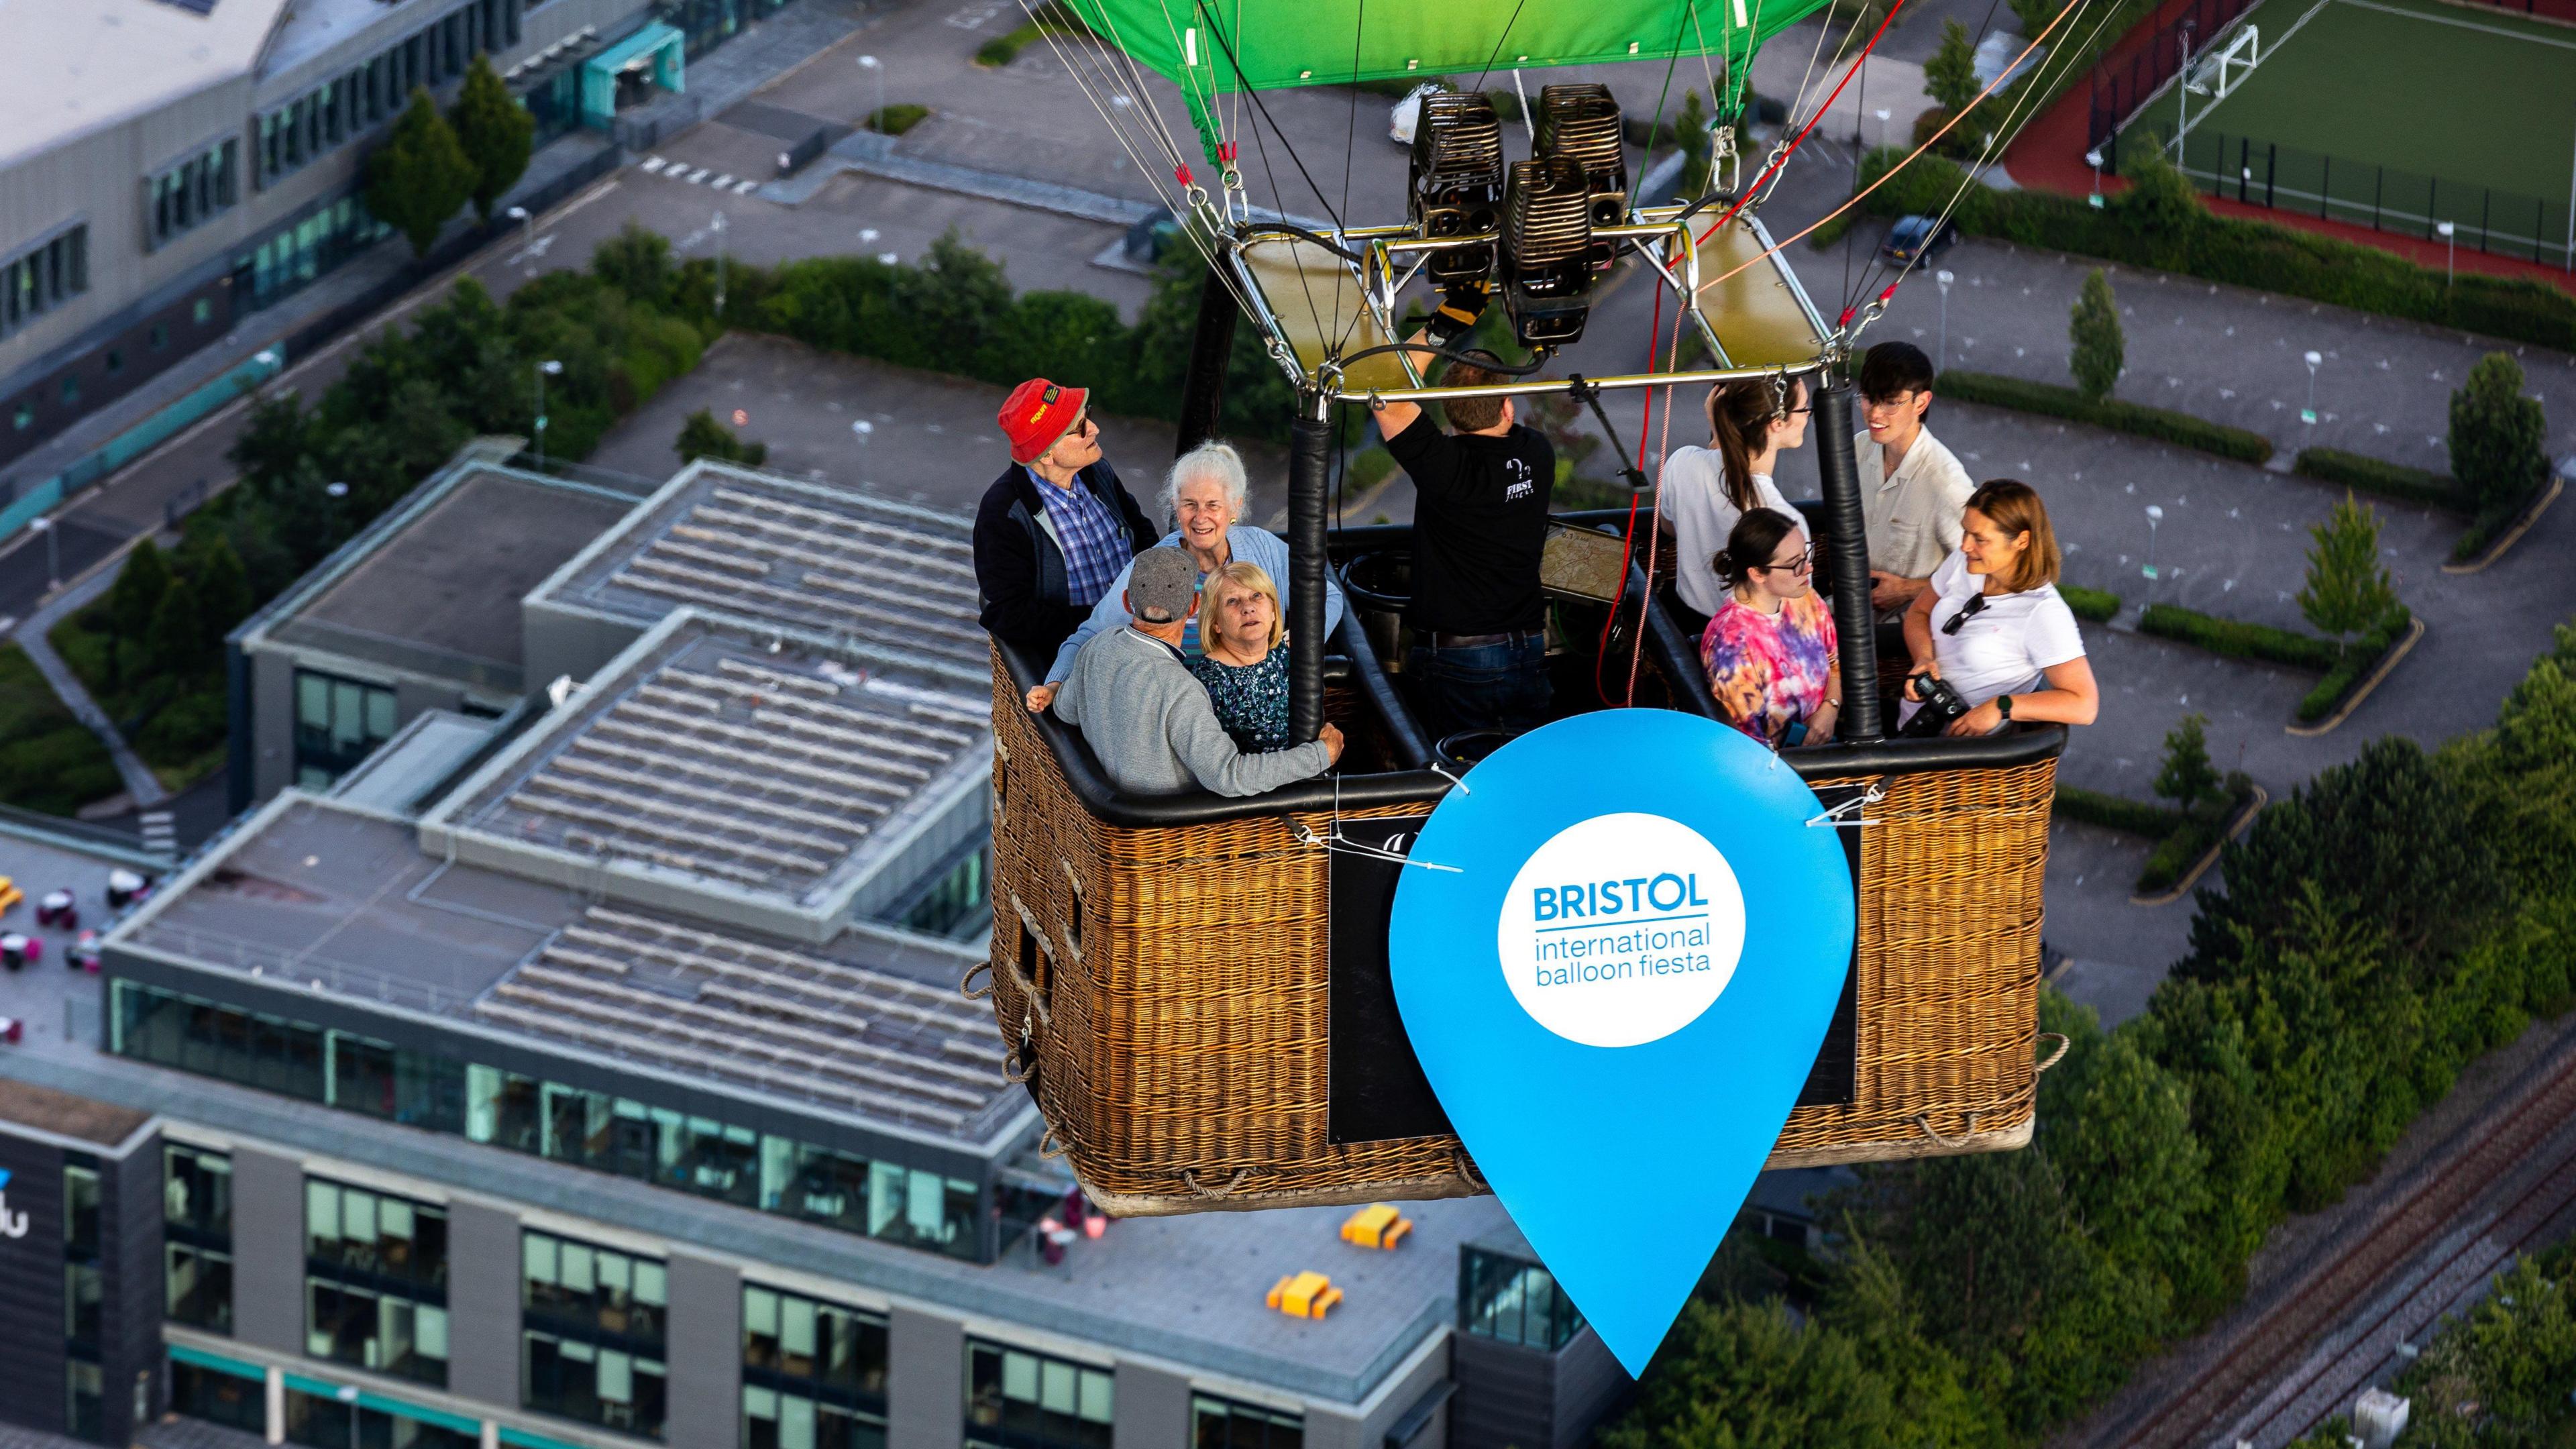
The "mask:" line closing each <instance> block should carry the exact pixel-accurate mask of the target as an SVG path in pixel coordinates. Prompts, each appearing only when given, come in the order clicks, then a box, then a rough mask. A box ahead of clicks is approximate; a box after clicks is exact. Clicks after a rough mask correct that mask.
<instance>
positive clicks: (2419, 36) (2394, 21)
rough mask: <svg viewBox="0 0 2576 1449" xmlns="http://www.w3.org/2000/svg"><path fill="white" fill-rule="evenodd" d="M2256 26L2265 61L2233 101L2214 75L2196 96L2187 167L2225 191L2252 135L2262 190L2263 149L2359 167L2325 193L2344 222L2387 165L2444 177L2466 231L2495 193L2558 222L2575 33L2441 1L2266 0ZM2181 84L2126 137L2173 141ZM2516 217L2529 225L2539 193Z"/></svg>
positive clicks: (2571, 164)
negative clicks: (2484, 192)
mask: <svg viewBox="0 0 2576 1449" xmlns="http://www.w3.org/2000/svg"><path fill="white" fill-rule="evenodd" d="M2249 20H2250V23H2251V24H2253V25H2256V26H2258V27H2260V29H2261V37H2260V38H2261V41H2262V56H2263V58H2262V61H2261V63H2260V64H2259V65H2257V66H2256V67H2255V68H2254V69H2253V70H2252V71H2251V72H2250V73H2244V72H2240V74H2239V75H2238V77H2237V78H2236V79H2235V80H2234V81H2233V84H2232V88H2231V89H2230V91H2229V93H2228V95H2227V97H2226V98H2225V99H2224V100H2220V99H2218V98H2217V97H2216V95H2215V86H2214V80H2215V77H2214V76H2211V77H2205V80H2207V81H2209V82H2212V83H2213V84H2212V93H2211V94H2207V95H2193V96H2191V97H2190V98H2189V99H2190V103H2191V152H2190V155H2189V157H2188V166H2189V169H2190V170H2193V171H2195V172H2200V173H2203V176H2204V179H2205V178H2206V175H2207V173H2209V172H2211V171H2213V170H2219V171H2223V172H2224V173H2225V174H2226V175H2227V176H2228V177H2229V178H2230V179H2231V186H2230V190H2231V191H2232V189H2233V186H2232V182H2233V180H2234V178H2236V176H2237V174H2238V159H2239V157H2240V155H2242V154H2244V148H2240V140H2250V141H2251V147H2250V151H2251V154H2252V157H2253V158H2257V159H2256V160H2255V175H2254V182H2255V185H2256V186H2257V187H2258V188H2259V187H2260V185H2261V183H2262V180H2263V178H2264V175H2265V172H2264V171H2263V169H2262V164H2261V162H2260V159H2259V158H2261V157H2263V156H2264V155H2265V154H2266V149H2265V148H2266V147H2267V146H2278V147H2279V148H2280V149H2281V151H2283V152H2289V151H2293V150H2296V151H2299V152H2304V153H2310V154H2311V155H2313V156H2315V157H2321V158H2331V162H2332V165H2333V166H2335V167H2343V166H2345V165H2346V163H2350V167H2351V171H2352V175H2351V176H2350V178H2349V180H2348V181H2347V180H2344V179H2342V178H2331V179H2330V180H2329V184H2328V185H2327V186H2326V187H2325V188H2324V189H2325V191H2326V192H2327V193H2329V194H2331V195H2332V196H2333V197H2334V207H2335V212H2336V214H2337V215H2341V214H2342V213H2343V212H2344V210H2345V208H2346V207H2347V205H2350V204H2361V205H2367V204H2368V203H2369V201H2370V199H2371V193H2370V186H2369V181H2368V179H2366V177H2365V175H2364V173H2365V172H2366V171H2367V170H2368V169H2369V168H2371V167H2373V166H2378V167H2386V168H2389V169H2390V171H2391V173H2392V174H2391V176H2390V177H2389V178H2388V179H2389V181H2390V182H2392V183H2393V182H2395V181H2396V179H2397V178H2396V176H2395V174H2394V173H2396V172H2405V173H2410V174H2411V175H2412V176H2414V177H2419V178H2422V177H2430V178H2439V183H2440V190H2441V192H2443V193H2453V192H2456V193H2457V195H2456V197H2454V196H2452V195H2448V194H2445V195H2443V196H2442V197H2441V199H2440V204H2439V206H2438V210H2439V213H2440V214H2441V215H2445V216H2451V217H2454V218H2455V219H2458V220H2460V221H2462V222H2463V224H2468V225H2474V224H2475V223H2476V221H2477V216H2476V208H2477V207H2478V205H2479V200H2478V197H2477V195H2476V193H2477V192H2479V191H2480V190H2481V189H2483V188H2493V189H2494V190H2495V191H2496V192H2498V193H2511V194H2514V195H2516V196H2519V197H2523V198H2530V199H2531V200H2536V201H2539V202H2542V203H2544V204H2545V205H2546V206H2547V208H2548V217H2549V218H2550V219H2551V220H2552V221H2553V222H2555V223H2556V224H2557V225H2561V226H2563V224H2564V218H2565V215H2566V213H2565V210H2564V208H2565V207H2566V205H2567V203H2568V195H2569V189H2570V186H2571V182H2572V181H2576V177H2572V176H2571V172H2576V26H2565V25H2552V24H2548V23H2546V22H2541V21H2534V20H2529V19H2526V18H2524V17H2523V16H2521V15H2519V14H2515V13H2512V12H2509V11H2502V10H2495V9H2490V8H2487V7H2484V6H2471V5H2460V4H2449V3H2444V0H2266V3H2265V4H2263V5H2261V6H2259V7H2257V8H2256V9H2255V10H2254V12H2253V13H2252V15H2251V16H2250V17H2249ZM2220 48H2223V45H2222V46H2221V47H2220ZM2200 65H2201V62H2200V61H2198V60H2197V59H2196V60H2195V62H2194V70H2195V72H2196V73H2197V72H2198V71H2199V69H2200ZM2178 90H2179V88H2168V89H2167V90H2166V91H2165V93H2164V94H2163V95H2161V96H2159V97H2157V98H2156V100H2155V101H2154V102H2152V103H2151V104H2150V105H2149V106H2148V107H2147V108H2146V110H2145V111H2144V112H2143V113H2142V114H2141V115H2140V117H2139V118H2138V119H2137V120H2136V121H2134V122H2132V123H2131V126H2130V127H2129V134H2130V135H2135V136H2140V137H2141V138H2143V134H2144V133H2145V132H2147V131H2150V130H2152V131H2153V132H2155V133H2156V134H2158V135H2162V136H2170V135H2172V134H2173V129H2174V121H2175V113H2176V102H2177V94H2178ZM2221 135H2224V137H2225V138H2226V139H2225V143H2224V144H2225V147H2226V153H2227V154H2226V158H2225V161H2224V163H2223V164H2221V163H2220V162H2219V161H2218V157H2217V155H2216V151H2217V146H2218V144H2219V140H2218V138H2219V137H2220V136H2221ZM2128 144H2129V143H2128V142H2127V141H2126V140H2125V139H2124V141H2123V146H2122V149H2123V152H2124V153H2125V152H2126V150H2127V148H2128ZM2282 176H2283V179H2284V180H2285V181H2286V180H2287V179H2288V176H2289V168H2288V166H2287V163H2286V160H2285V162H2284V164H2283V169H2282ZM2417 189H2418V190H2419V191H2420V190H2421V186H2420V183H2419V184H2418V187H2417ZM2455 201H2456V203H2457V205H2456V206H2455V205H2454V204H2453V203H2454V202H2455ZM2279 204H2283V205H2290V204H2292V203H2290V202H2289V201H2288V199H2287V198H2284V199H2282V201H2281V202H2280V203H2279ZM2461 206H2464V207H2466V208H2468V213H2467V214H2465V215H2463V214H2461V212H2460V211H2459V209H2458V208H2459V207H2461ZM2297 209H2301V210H2314V209H2315V204H2314V202H2312V201H2311V202H2306V203H2303V204H2298V205H2297ZM2523 214H2524V216H2525V218H2526V221H2525V224H2526V225H2527V224H2528V218H2529V215H2530V201H2525V202H2524V203H2523ZM2550 239H2551V240H2552V241H2555V240H2556V239H2557V238H2556V237H2555V236H2554V235H2553V236H2551V238H2550Z"/></svg>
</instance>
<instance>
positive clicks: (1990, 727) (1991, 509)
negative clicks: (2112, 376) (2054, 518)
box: [1905, 478, 2102, 735]
mask: <svg viewBox="0 0 2576 1449" xmlns="http://www.w3.org/2000/svg"><path fill="white" fill-rule="evenodd" d="M1961 521H1962V524H1963V526H1964V536H1963V537H1962V538H1961V540H1960V542H1959V547H1958V549H1957V550H1956V551H1955V552H1953V553H1952V554H1951V555H1950V556H1949V557H1948V558H1947V559H1944V560H1942V562H1941V566H1940V567H1939V568H1937V569H1935V570H1933V572H1932V582H1931V586H1930V587H1928V588H1926V589H1925V590H1924V591H1923V592H1922V593H1920V594H1917V595H1915V597H1914V603H1913V605H1912V606H1911V607H1910V608H1908V609H1907V610H1906V611H1905V647H1906V649H1907V650H1908V651H1909V652H1910V653H1911V654H1912V655H1913V656H1914V667H1913V669H1912V670H1911V671H1909V673H1910V674H1911V675H1924V674H1928V675H1931V676H1932V677H1933V678H1935V679H1944V680H1948V681H1949V683H1950V687H1951V688H1952V689H1955V690H1957V691H1958V692H1959V698H1960V699H1961V700H1963V701H1965V702H1966V703H1967V704H1968V705H1969V710H1968V712H1967V713H1966V714H1964V715H1961V716H1960V717H1959V718H1958V719H1957V720H1954V721H1952V722H1951V725H1950V728H1949V730H1948V733H1950V734H1954V735H1982V734H1991V733H1993V732H1994V731H1996V730H1998V729H2001V728H2002V727H2003V726H2005V725H2007V724H2010V723H2011V722H2013V721H2014V720H2044V721H2047V722H2050V723H2054V724H2070V725H2084V724H2091V723H2092V722H2093V716H2094V714H2095V713H2096V712H2097V711H2098V710H2099V709H2100V707H2101V703H2102V695H2101V691H2100V690H2099V689H2098V688H2096V687H2095V685H2094V683H2093V666H2092V665H2091V664H2089V663H2087V662H2085V658H2084V638H2083V636H2082V635H2081V634H2079V633H2077V632H2076V628H2075V611H2074V610H2072V609H2069V608H2068V607H2066V601H2065V600H2064V599H2062V598H2059V597H2058V595H2057V568H2058V556H2057V535H2056V533H2055V532H2054V531H2052V530H2051V529H2050V528H2049V526H2048V509H2047V508H2046V507H2045V506H2044V505H2042V504H2041V503H2040V501H2039V495H2038V494H2037V493H2035V492H2033V491H2031V487H2030V485H2029V484H2027V483H2022V482H2017V481H2015V480H2013V479H2010V478H1998V479H1995V480H1994V481H1992V482H1990V483H1987V484H1984V485H1983V486H1981V487H1979V488H1978V489H1977V491H1976V492H1975V493H1974V494H1971V495H1970V496H1969V498H1968V506H1967V508H1966V510H1965V511H1964V512H1963V513H1962V515H1961ZM1905 698H1906V700H1907V701H1908V703H1907V705H1906V707H1905V713H1906V715H1907V717H1909V718H1911V717H1912V715H1913V713H1914V711H1915V710H1916V709H1918V708H1920V707H1921V706H1920V701H1921V696H1920V695H1919V694H1918V693H1917V692H1916V688H1915V683H1914V680H1913V679H1912V678H1910V677H1909V678H1908V679H1907V680H1906V682H1905Z"/></svg>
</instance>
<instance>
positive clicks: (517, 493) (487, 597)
mask: <svg viewBox="0 0 2576 1449" xmlns="http://www.w3.org/2000/svg"><path fill="white" fill-rule="evenodd" d="M366 3H368V4H371V5H372V4H374V3H375V0H366ZM634 507H635V501H634V500H633V499H623V498H616V497H613V496H610V495H608V494H605V493H601V492H597V491H594V490H591V489H589V488H587V487H583V486H579V485H571V484H565V483H561V482H557V481H553V480H548V479H543V478H539V477H534V476H531V475H528V474H524V473H519V472H517V471H515V470H503V469H500V468H494V467H490V466H481V465H469V466H468V468H467V470H466V471H465V472H464V473H463V474H462V475H461V476H460V477H458V478H457V480H456V481H455V482H454V483H453V484H452V485H450V486H449V487H448V488H447V489H446V490H445V491H444V493H443V494H441V495H440V496H438V497H437V498H436V499H435V500H434V501H432V502H431V503H430V504H429V505H428V506H427V507H426V508H425V509H423V510H422V511H421V512H420V513H418V514H417V515H415V516H413V517H412V518H410V519H409V520H407V521H406V522H404V523H403V524H402V526H401V527H400V528H399V529H398V530H397V531H395V532H394V533H393V534H391V535H390V536H389V537H387V538H385V539H384V540H383V541H382V542H381V543H379V544H378V545H377V546H376V547H375V548H374V549H373V550H372V551H370V552H369V553H367V554H366V555H365V556H364V557H362V558H360V559H357V560H356V561H355V562H353V563H352V564H350V565H349V567H348V568H347V570H346V571H345V572H343V573H342V574H341V575H340V576H339V577H338V578H337V579H335V580H333V581H332V582H331V583H330V584H328V585H327V586H326V587H325V588H323V589H322V590H321V591H320V592H319V593H317V594H315V595H313V596H311V597H309V598H307V599H305V600H304V601H302V602H301V603H300V604H299V605H297V606H296V607H295V608H294V609H293V610H292V612H290V613H288V614H286V615H283V616H282V617H279V618H277V619H275V620H273V621H271V623H270V624H269V628H268V632H269V636H270V637H271V638H274V639H277V640H280V641H281V642H286V643H294V644H309V645H313V646H316V647H320V648H330V649H337V650H339V651H340V652H344V653H356V654H358V655H360V656H361V657H376V656H377V655H378V654H381V655H382V656H383V657H384V658H385V660H386V662H387V663H390V664H396V665H405V664H408V663H410V662H411V660H412V657H413V656H414V655H415V654H417V653H418V652H419V651H432V652H434V653H435V654H440V655H453V656H457V657H459V658H461V659H467V660H480V661H488V662H491V663H495V664H500V665H503V666H506V668H507V669H508V671H509V672H510V674H512V675H513V676H515V675H516V673H517V671H518V668H519V665H520V662H521V660H522V658H523V655H522V652H521V641H522V639H523V637H524V636H523V632H522V630H521V628H520V623H519V599H520V596H522V595H524V594H525V593H527V592H528V590H530V589H531V588H534V587H535V586H536V585H537V584H538V583H540V582H542V581H543V580H544V579H545V578H546V576H547V575H549V574H552V573H553V572H554V571H555V570H556V569H558V568H560V567H562V565H563V562H564V560H566V559H569V558H571V557H572V556H573V555H574V554H576V553H579V552H580V551H581V550H582V548H583V547H584V546H586V545H588V544H589V543H590V542H591V541H592V540H593V539H596V538H598V537H599V535H600V534H601V533H602V532H604V531H606V530H607V529H608V528H609V527H610V526H612V525H613V524H615V523H616V522H617V521H618V520H619V519H620V518H623V517H625V516H626V514H627V513H628V512H629V511H630V510H632V509H633V508H634Z"/></svg>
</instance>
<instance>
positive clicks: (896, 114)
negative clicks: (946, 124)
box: [866, 101, 930, 136]
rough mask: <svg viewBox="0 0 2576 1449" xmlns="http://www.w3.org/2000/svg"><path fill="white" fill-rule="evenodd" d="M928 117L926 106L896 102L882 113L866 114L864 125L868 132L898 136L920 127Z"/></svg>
mask: <svg viewBox="0 0 2576 1449" xmlns="http://www.w3.org/2000/svg"><path fill="white" fill-rule="evenodd" d="M929 115H930V107H928V106H917V105H914V104H913V103H912V102H910V101H897V102H895V103H894V104H893V105H890V106H888V107H886V108H885V109H884V110H882V111H870V112H868V115H867V122H866V125H867V128H868V129H869V130H871V131H874V132H877V133H878V134H879V135H885V136H900V135H902V134H903V133H904V132H906V131H909V130H911V129H912V128H913V127H915V126H918V125H920V124H921V123H922V121H924V120H925V119H927V118H928V117H929Z"/></svg>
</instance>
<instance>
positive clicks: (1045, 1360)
mask: <svg viewBox="0 0 2576 1449" xmlns="http://www.w3.org/2000/svg"><path fill="white" fill-rule="evenodd" d="M1110 1383H1111V1380H1110V1375H1109V1371H1108V1370H1107V1369H1099V1368H1092V1367H1090V1366H1089V1365H1086V1364H1077V1363H1072V1362H1068V1361H1067V1360H1064V1359H1060V1358H1054V1357H1050V1356H1048V1355H1046V1354H1040V1353H1031V1352H1029V1351H1028V1350H1026V1349H1019V1348H1005V1347H1003V1346H1002V1345H1000V1344H997V1343H985V1342H982V1341H980V1340H976V1339H969V1340H967V1343H966V1442H967V1443H968V1444H969V1445H971V1446H975V1449H1110V1443H1109V1441H1110V1418H1111V1415H1110Z"/></svg>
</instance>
